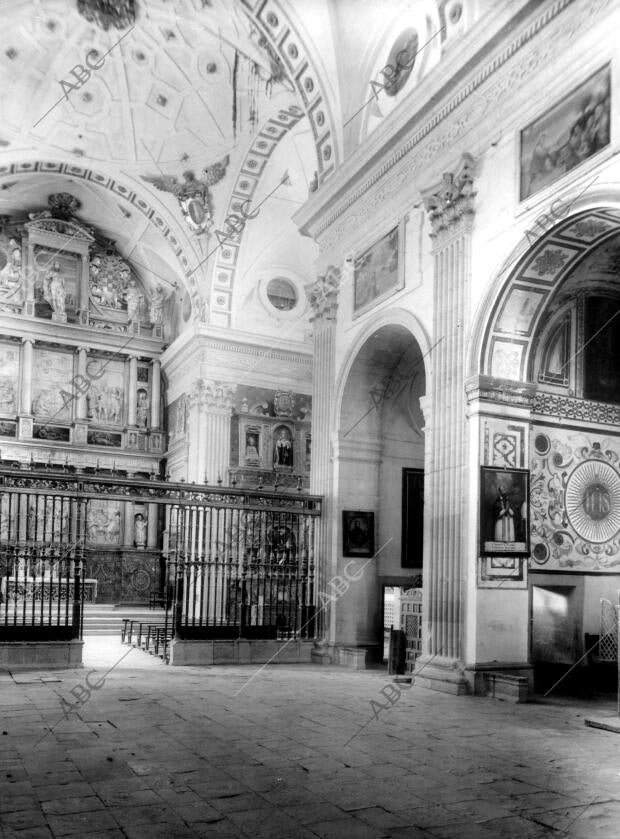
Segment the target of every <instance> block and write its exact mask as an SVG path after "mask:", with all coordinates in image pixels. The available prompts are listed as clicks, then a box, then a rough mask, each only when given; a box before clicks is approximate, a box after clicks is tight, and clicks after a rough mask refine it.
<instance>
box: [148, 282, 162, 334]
mask: <svg viewBox="0 0 620 839" xmlns="http://www.w3.org/2000/svg"><path fill="white" fill-rule="evenodd" d="M164 301H165V297H164V291H163V288H162V287H161V285H158V286H157V288H156V289H155V294H153V296H152V297H151V309H150V312H149V316H150V320H151V323H152V324H153V325H154V326H157V325H161V324H162V323H163V322H164Z"/></svg>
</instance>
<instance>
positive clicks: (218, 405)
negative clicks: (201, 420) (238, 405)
mask: <svg viewBox="0 0 620 839" xmlns="http://www.w3.org/2000/svg"><path fill="white" fill-rule="evenodd" d="M236 390H237V385H231V384H227V383H226V382H219V381H215V380H213V379H197V380H196V381H195V382H194V384H193V386H192V389H191V393H190V401H191V404H192V405H197V406H198V407H199V408H201V409H205V410H213V409H216V410H220V411H228V412H230V411H232V409H233V405H234V398H235V392H236Z"/></svg>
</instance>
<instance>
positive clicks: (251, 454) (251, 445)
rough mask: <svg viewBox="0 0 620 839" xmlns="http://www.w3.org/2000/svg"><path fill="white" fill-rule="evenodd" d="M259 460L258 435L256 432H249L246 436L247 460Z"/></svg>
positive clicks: (247, 461)
mask: <svg viewBox="0 0 620 839" xmlns="http://www.w3.org/2000/svg"><path fill="white" fill-rule="evenodd" d="M259 461H260V458H259V455H258V436H257V435H256V434H252V433H248V434H246V437H245V462H246V463H251V464H258V463H259Z"/></svg>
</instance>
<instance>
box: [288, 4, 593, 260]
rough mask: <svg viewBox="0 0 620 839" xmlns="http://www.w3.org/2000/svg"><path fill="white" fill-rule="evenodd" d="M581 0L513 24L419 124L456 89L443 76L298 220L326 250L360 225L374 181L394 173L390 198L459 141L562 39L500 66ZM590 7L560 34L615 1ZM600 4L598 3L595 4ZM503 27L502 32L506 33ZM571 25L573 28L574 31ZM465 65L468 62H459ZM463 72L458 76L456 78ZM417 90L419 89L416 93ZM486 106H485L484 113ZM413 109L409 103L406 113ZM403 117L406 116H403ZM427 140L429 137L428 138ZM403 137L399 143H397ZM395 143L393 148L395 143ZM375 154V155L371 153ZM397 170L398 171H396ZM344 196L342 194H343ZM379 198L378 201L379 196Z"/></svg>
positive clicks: (385, 188) (387, 187) (385, 190)
mask: <svg viewBox="0 0 620 839" xmlns="http://www.w3.org/2000/svg"><path fill="white" fill-rule="evenodd" d="M577 2H578V0H556V2H554V3H552V4H551V5H550V6H548V8H547V9H545V10H544V11H542V12H540V13H539V14H537V15H536V16H535V17H534V18H533V19H532V20H530V22H529V23H527V25H526V26H525V27H524V28H523V30H522V31H521V32H520V33H519V34H513V33H514V30H510V31H511V34H512V37H510V39H509V40H508V41H507V42H506V43H505V44H504V46H503V47H501V48H500V49H499V50H498V51H497V52H496V53H495V54H494V55H492V56H491V57H487V56H485V59H486V60H484V59H482V60H483V61H484V63H482V66H480V67H479V69H478V70H477V72H474V74H473V75H472V76H471V77H470V79H469V80H468V81H466V82H465V83H463V84H461V85H460V86H459V87H458V89H457V91H456V92H455V93H453V95H451V96H448V98H445V99H441V98H439V102H438V103H437V106H436V107H435V108H434V109H433V110H432V112H431V115H430V117H428V118H427V119H426V120H425V121H424V122H423V123H422V124H421V125H419V127H418V128H417V130H416V128H415V125H416V119H419V118H420V114H422V115H423V116H424V108H425V106H426V105H427V104H428V101H431V100H433V97H434V96H435V97H441V92H442V91H443V90H447V91H453V90H454V84H452V85H451V84H450V80H449V79H443V80H442V87H441V89H440V90H438V91H433V90H432V89H429V95H428V97H425V98H424V102H422V103H421V104H420V107H419V108H418V111H417V113H416V114H414V115H413V116H412V115H411V112H410V111H409V113H408V114H407V116H406V119H407V124H406V125H404V126H403V125H397V124H396V123H394V124H393V125H392V126H391V128H392V130H391V132H390V133H389V134H386V136H385V138H384V140H383V145H382V146H381V148H376V147H375V146H374V145H373V147H372V148H371V149H370V150H368V149H367V146H368V145H369V144H368V143H366V145H365V146H362V147H361V149H360V151H359V153H357V154H356V155H354V158H353V159H352V160H351V162H350V163H349V165H347V164H345V165H344V166H343V167H341V169H340V172H339V173H338V172H337V173H336V174H335V175H334V176H333V177H332V178H330V180H329V182H328V183H327V184H325V185H324V186H323V187H322V188H321V189H320V190H319V192H318V193H317V194H316V196H313V197H312V198H311V199H310V201H308V202H307V203H306V205H305V206H304V207H303V208H302V209H301V210H299V211H298V213H297V214H296V216H295V221H296V223H297V224H298V225H299V226H300V229H302V231H303V232H304V233H307V234H308V235H311V236H312V237H313V238H315V239H317V240H319V241H320V244H321V249H322V251H323V252H325V251H327V250H328V249H329V248H330V247H331V245H332V244H333V243H335V242H337V241H339V240H341V239H342V238H343V236H344V231H345V229H346V228H347V226H348V225H349V226H351V227H355V226H356V225H357V224H359V222H360V217H364V216H365V215H367V213H368V212H369V209H370V207H369V205H371V204H372V203H373V201H372V196H368V195H367V193H369V192H370V191H371V190H372V188H373V186H375V184H377V183H378V182H379V181H381V180H382V179H385V176H386V175H387V174H388V173H390V176H391V177H390V181H389V182H388V181H387V180H384V181H383V184H382V187H381V195H380V200H384V199H385V198H386V196H387V195H389V194H390V193H391V192H392V191H395V190H402V186H403V183H407V182H410V180H411V177H412V175H413V174H414V173H416V172H417V171H422V170H424V168H425V167H428V166H429V165H432V161H433V160H435V159H437V157H438V156H439V154H440V153H441V152H442V151H444V149H445V148H447V147H450V146H453V144H454V142H455V141H456V140H457V139H458V138H459V137H460V136H461V135H462V134H463V133H464V131H465V130H467V129H468V128H469V123H470V122H471V121H472V120H473V119H476V120H479V119H480V118H481V116H482V113H483V112H486V111H487V110H488V108H489V107H490V106H491V105H492V104H493V103H494V102H496V101H498V100H500V99H501V97H502V96H503V95H504V94H505V92H506V90H507V88H509V87H510V86H511V85H512V86H514V85H515V84H518V83H521V82H522V80H523V79H524V78H526V77H528V76H530V75H531V74H532V73H535V72H536V71H537V70H538V69H539V67H540V66H541V65H544V64H545V62H547V61H548V58H549V52H550V51H551V52H554V51H555V49H556V46H557V45H556V44H552V43H549V44H548V45H547V48H546V49H543V50H540V51H539V52H538V53H537V54H536V53H533V54H531V55H528V56H526V58H525V60H524V61H523V62H522V65H521V66H519V68H518V69H516V70H515V69H513V71H512V72H511V73H510V74H509V73H508V72H506V73H504V74H503V76H502V77H499V76H498V70H500V69H501V68H502V67H503V66H504V65H506V64H507V62H509V61H510V60H511V59H512V58H514V57H515V56H516V55H517V54H518V53H522V52H523V50H524V48H525V47H526V46H527V45H528V44H530V42H531V41H532V40H533V39H534V38H535V37H536V36H537V35H538V34H539V33H540V32H541V31H542V30H544V29H545V28H546V27H548V26H549V24H551V23H552V22H553V21H554V20H555V19H556V18H557V17H558V16H559V15H560V14H561V12H563V11H564V9H566V8H567V7H568V6H569V5H572V4H573V3H575V4H576V3H577ZM582 5H583V6H584V8H582V9H581V12H580V14H579V15H578V16H576V17H575V19H572V20H571V21H570V23H569V24H567V27H565V28H564V29H563V30H560V32H559V33H558V35H559V36H562V35H565V34H568V35H569V37H572V36H573V35H574V34H575V33H576V32H577V31H579V29H580V27H581V26H582V25H586V22H587V21H589V20H591V19H592V18H594V17H595V16H596V15H597V13H598V12H599V11H600V10H601V9H602V8H604V7H606V6H608V5H609V0H594V2H593V3H591V4H590V6H589V7H587V6H586V4H582ZM593 7H596V8H593ZM505 30H506V27H504V30H500V32H499V33H498V37H501V35H502V32H503V31H505ZM568 30H570V32H568ZM456 69H457V70H459V69H460V70H461V74H462V68H456ZM491 77H494V79H495V81H496V84H495V87H494V88H492V89H491V90H489V91H488V92H487V94H486V96H484V97H481V98H479V99H478V100H477V101H476V102H475V103H473V104H472V105H471V106H470V110H469V111H468V112H467V113H466V114H464V115H463V116H462V117H461V118H460V119H459V120H458V121H456V120H455V121H453V124H452V125H451V126H450V127H449V128H448V129H447V130H446V131H445V132H444V134H443V135H441V136H438V135H437V131H436V129H437V128H438V127H439V126H440V125H441V124H443V123H445V122H446V121H448V118H449V117H450V116H451V115H452V114H453V113H454V112H455V111H456V109H457V108H459V107H460V106H461V105H463V103H465V102H467V100H469V99H470V98H471V97H472V94H473V93H475V92H476V91H477V90H478V89H479V88H480V87H481V86H482V85H484V84H485V83H486V82H487V81H488V80H489V79H490V78H491ZM455 78H458V76H454V75H453V77H452V80H454V79H455ZM411 95H412V97H414V96H415V91H414V92H413V93H412V94H411ZM480 106H482V111H481V112H480V113H478V111H479V110H480ZM403 113H407V112H406V109H403V111H402V112H401V114H403ZM401 118H402V117H401ZM407 125H408V126H409V136H408V137H406V139H404V141H403V137H404V135H405V133H406V131H407ZM432 134H435V139H434V140H432V139H430V135H432ZM427 139H428V142H426V143H424V142H423V141H425V140H427ZM398 143H400V145H398V147H397V148H393V147H394V146H396V145H397V144H398ZM390 146H392V149H390ZM414 149H417V151H418V152H419V156H416V158H415V160H414V159H413V155H410V152H412V151H413V150H414ZM369 156H370V157H371V159H370V160H369V159H368V157H369ZM407 156H409V160H408V161H407V162H406V163H405V161H403V158H405V157H407ZM381 158H383V159H382V162H381V163H380V165H379V166H377V168H376V169H374V171H372V172H371V173H370V174H369V175H368V176H366V177H364V174H365V172H366V171H368V169H369V167H370V166H372V163H373V162H374V161H375V160H381ZM401 161H403V165H401V166H399V167H398V168H397V169H395V167H397V164H399V163H400V162H401ZM391 170H395V171H391ZM340 196H342V197H340ZM375 203H376V201H375ZM354 205H355V206H356V210H358V212H357V213H356V214H354V216H350V217H349V218H348V219H347V222H348V225H347V224H346V223H342V224H340V225H338V226H337V227H336V226H335V222H336V221H337V220H338V219H340V218H341V217H342V216H343V215H344V214H346V213H347V211H348V210H349V209H350V208H351V207H352V206H354ZM329 228H332V230H330V231H329V236H325V235H324V234H325V233H326V231H327V230H328V229H329Z"/></svg>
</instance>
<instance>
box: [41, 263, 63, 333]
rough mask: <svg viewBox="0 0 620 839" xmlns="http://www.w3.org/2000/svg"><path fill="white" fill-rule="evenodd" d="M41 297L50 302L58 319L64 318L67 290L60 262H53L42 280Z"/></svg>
mask: <svg viewBox="0 0 620 839" xmlns="http://www.w3.org/2000/svg"><path fill="white" fill-rule="evenodd" d="M43 297H44V298H45V299H46V300H47V302H48V303H49V304H50V306H51V307H52V309H53V310H54V315H55V316H57V319H58V320H66V317H67V315H66V313H65V301H66V297H67V290H66V288H65V278H64V277H63V275H62V274H61V273H60V264H59V263H58V262H55V263H54V267H53V268H52V270H51V271H50V272H49V274H48V275H47V276H46V277H45V279H44V280H43Z"/></svg>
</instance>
